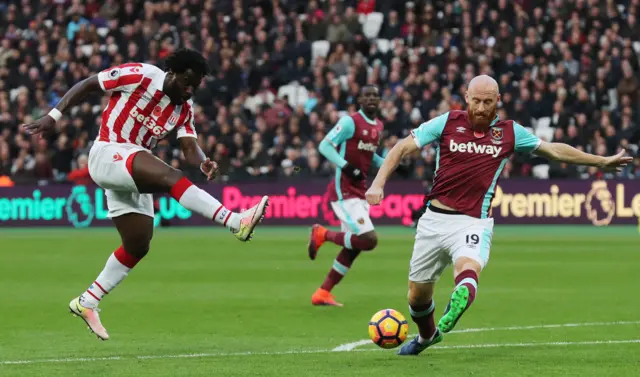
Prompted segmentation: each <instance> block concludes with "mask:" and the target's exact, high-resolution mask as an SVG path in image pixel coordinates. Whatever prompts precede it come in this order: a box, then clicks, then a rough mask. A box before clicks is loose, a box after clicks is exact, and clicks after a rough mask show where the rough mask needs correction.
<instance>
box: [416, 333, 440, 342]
mask: <svg viewBox="0 0 640 377" xmlns="http://www.w3.org/2000/svg"><path fill="white" fill-rule="evenodd" d="M437 333H438V332H437V331H435V332H434V333H433V335H431V338H429V339H425V338H423V337H422V336H420V334H418V343H420V344H427V343H429V342H431V341H432V340H433V338H434V337H435V336H436V334H437Z"/></svg>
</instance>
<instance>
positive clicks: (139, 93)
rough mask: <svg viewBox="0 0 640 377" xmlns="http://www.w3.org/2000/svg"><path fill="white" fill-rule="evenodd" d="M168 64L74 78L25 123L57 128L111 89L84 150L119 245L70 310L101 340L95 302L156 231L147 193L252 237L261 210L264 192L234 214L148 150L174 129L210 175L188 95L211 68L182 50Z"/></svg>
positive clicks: (188, 154) (37, 128)
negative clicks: (49, 106)
mask: <svg viewBox="0 0 640 377" xmlns="http://www.w3.org/2000/svg"><path fill="white" fill-rule="evenodd" d="M166 65H167V70H166V71H163V70H161V69H159V68H157V67H155V66H153V65H149V64H140V63H129V64H124V65H121V66H118V67H113V68H110V69H107V70H105V71H103V72H100V73H98V74H97V75H94V76H91V77H89V78H87V79H86V80H84V81H82V82H80V83H78V84H76V85H75V86H74V87H72V88H71V89H70V90H69V92H67V93H66V94H65V95H64V97H63V98H62V99H61V100H60V102H59V103H58V105H57V106H56V108H55V109H53V110H52V111H51V112H50V113H49V115H47V116H45V117H43V118H41V119H38V120H37V121H36V122H34V123H32V124H28V125H25V126H24V127H25V128H26V130H27V131H28V132H30V133H32V134H37V133H41V132H50V131H53V130H54V127H55V123H56V120H58V119H59V118H60V117H61V116H62V113H64V112H65V111H67V110H69V109H70V108H71V107H73V106H75V105H77V104H79V103H80V102H81V101H82V100H83V99H84V98H85V97H86V96H87V95H89V94H90V93H92V92H98V91H108V92H111V95H110V97H109V103H108V105H107V107H106V109H105V110H104V112H103V114H102V124H101V127H100V131H99V133H98V138H97V140H96V141H95V142H94V144H93V146H92V147H91V151H90V153H89V173H90V175H91V178H93V180H94V181H95V182H96V183H97V184H98V185H100V186H101V187H102V188H104V189H105V193H106V197H107V206H108V210H109V213H108V214H109V217H111V218H112V220H113V222H114V224H115V226H116V228H117V229H118V232H119V233H120V237H121V239H122V245H121V246H120V247H118V248H117V249H116V251H115V252H113V254H111V256H110V257H109V259H108V260H107V263H106V265H105V267H104V269H103V270H102V272H101V273H100V275H99V276H98V277H97V278H96V279H95V281H94V282H93V283H92V284H90V286H89V288H88V289H87V290H86V291H85V292H84V293H83V294H82V295H81V296H79V297H77V298H75V299H73V300H72V301H71V302H70V304H69V308H70V310H71V312H72V313H74V314H76V315H78V316H80V317H81V318H82V319H83V320H84V321H85V322H86V323H87V324H88V325H89V328H90V329H91V330H92V331H93V332H94V333H95V334H96V335H97V336H98V337H99V338H100V339H103V340H106V339H108V338H109V335H108V333H107V331H106V330H105V328H104V327H103V326H102V324H101V322H100V317H99V316H98V311H97V306H98V303H99V302H100V300H101V299H102V298H103V297H104V295H106V294H107V293H110V292H111V291H112V290H113V288H115V287H116V286H117V285H118V284H119V283H120V282H121V281H122V280H123V279H124V278H125V277H126V276H127V274H128V273H129V271H130V270H131V269H132V268H133V267H134V266H135V265H136V264H137V263H138V262H139V261H140V259H142V258H143V257H144V256H145V255H146V254H147V252H148V251H149V246H150V242H151V238H152V236H153V218H154V211H153V197H152V193H170V194H171V196H172V197H173V198H174V199H175V200H177V201H178V202H180V204H182V206H184V207H185V208H187V209H189V210H191V211H193V212H195V213H198V214H200V215H202V216H205V217H207V218H209V219H211V220H212V221H215V222H217V223H219V224H221V225H223V226H226V227H227V228H229V229H230V230H231V231H232V232H233V234H234V235H235V236H236V237H237V238H238V239H239V240H241V241H247V240H249V239H250V238H251V236H252V233H253V229H254V228H255V227H256V225H257V224H258V223H259V222H260V220H261V219H262V217H263V216H264V213H265V210H266V207H267V204H268V198H267V197H266V196H265V197H263V198H262V200H261V201H260V202H259V203H258V204H257V205H256V206H254V207H253V208H251V209H249V210H247V211H244V212H242V213H233V212H231V211H229V210H227V209H226V208H224V207H223V206H222V204H221V203H220V202H219V201H218V200H216V199H215V198H213V197H212V196H210V195H209V194H208V193H206V192H205V191H203V190H201V189H199V188H198V187H196V186H194V185H193V184H192V183H191V182H190V181H189V180H188V179H187V178H186V177H184V176H183V174H182V172H180V171H179V170H176V169H173V168H172V167H170V166H168V165H167V164H165V163H164V162H163V161H162V160H160V159H158V158H156V157H155V156H154V155H152V154H151V152H150V149H151V148H153V146H154V145H155V143H156V140H157V139H161V138H163V137H165V136H167V135H168V134H169V133H170V132H171V131H173V130H174V129H175V130H176V131H177V137H178V138H179V140H180V147H181V150H182V153H183V154H184V157H185V159H186V160H187V162H190V163H192V164H194V165H200V169H201V170H202V172H203V173H204V174H205V175H206V176H207V177H208V179H213V178H214V176H215V173H216V168H217V167H216V164H215V163H214V162H212V161H211V160H209V159H208V158H206V156H205V155H204V153H203V152H202V150H201V149H200V147H199V146H198V143H197V139H196V130H195V126H194V112H193V103H192V102H191V96H192V95H193V91H194V89H195V88H197V87H198V86H199V85H200V82H201V81H202V79H203V78H204V76H206V75H207V74H208V72H209V68H208V66H207V62H206V60H205V59H204V58H203V57H202V55H200V54H199V53H198V52H196V51H193V50H187V49H182V50H178V51H176V52H175V53H173V54H172V55H171V56H169V57H168V59H167V62H166Z"/></svg>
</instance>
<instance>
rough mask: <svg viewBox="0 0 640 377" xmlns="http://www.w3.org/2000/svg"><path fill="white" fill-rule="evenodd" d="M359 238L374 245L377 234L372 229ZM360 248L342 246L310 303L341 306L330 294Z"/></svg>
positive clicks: (358, 253) (347, 270) (357, 254)
mask: <svg viewBox="0 0 640 377" xmlns="http://www.w3.org/2000/svg"><path fill="white" fill-rule="evenodd" d="M358 237H359V239H363V240H368V242H370V244H373V245H375V244H376V243H377V242H378V241H377V235H376V233H375V232H374V231H371V232H368V233H365V234H362V235H360V236H358ZM365 251H366V250H365ZM360 252H361V250H358V249H350V248H347V247H343V248H342V249H341V250H340V252H339V253H338V256H336V259H335V260H334V261H333V265H332V266H331V269H330V270H329V273H328V274H327V277H326V278H325V279H324V282H323V283H322V285H321V286H320V288H318V289H317V290H316V291H315V293H314V294H313V296H312V297H311V303H312V304H313V305H331V306H342V304H340V303H338V302H336V301H335V298H334V297H333V295H332V294H331V291H332V290H333V288H334V287H335V286H336V285H338V283H340V281H342V279H343V278H344V276H345V275H346V274H347V272H349V270H350V269H351V267H352V266H353V262H354V261H355V260H356V258H357V257H358V256H359V255H360Z"/></svg>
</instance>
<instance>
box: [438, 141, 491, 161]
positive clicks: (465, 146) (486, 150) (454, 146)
mask: <svg viewBox="0 0 640 377" xmlns="http://www.w3.org/2000/svg"><path fill="white" fill-rule="evenodd" d="M449 150H450V151H451V152H462V153H474V154H488V155H489V156H491V157H493V158H496V157H498V156H499V155H500V152H501V151H502V147H498V146H495V145H482V144H476V143H475V142H473V141H468V142H466V143H459V144H458V143H456V142H455V141H454V140H451V141H449Z"/></svg>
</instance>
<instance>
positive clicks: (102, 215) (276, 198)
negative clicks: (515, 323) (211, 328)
mask: <svg viewBox="0 0 640 377" xmlns="http://www.w3.org/2000/svg"><path fill="white" fill-rule="evenodd" d="M326 187H327V182H326V181H320V182H313V181H305V182H300V183H279V182H274V183H255V184H251V183H243V184H230V185H217V184H216V185H207V186H204V188H205V190H206V191H208V192H209V193H210V194H212V195H213V196H215V197H216V198H218V199H220V200H221V201H222V203H223V204H224V205H225V206H226V207H227V208H229V209H230V210H234V211H238V210H240V209H243V208H248V207H250V206H251V205H252V204H253V203H255V202H257V200H259V198H260V196H261V195H265V194H266V195H270V196H271V206H270V208H269V211H268V212H267V215H266V219H265V224H270V225H309V224H313V223H315V222H320V223H324V224H330V225H338V223H337V221H336V219H335V216H334V215H333V213H332V212H331V211H330V206H329V204H328V202H327V197H326V195H325V192H326ZM385 191H386V194H387V197H386V198H385V200H384V202H383V204H382V205H381V206H375V207H372V208H371V217H372V218H373V219H374V223H376V224H381V225H382V224H397V225H400V224H404V225H406V224H408V223H410V221H411V213H412V211H413V210H414V209H416V208H419V207H420V206H421V204H422V199H423V188H422V185H421V184H420V183H418V182H391V183H389V185H388V186H387V188H386V190H385ZM157 199H158V204H159V211H158V213H157V214H156V220H158V221H159V218H160V216H161V217H163V218H166V219H169V220H171V224H172V225H176V226H179V225H186V226H194V225H195V226H198V225H209V224H210V223H209V221H208V220H206V219H203V218H201V217H200V216H198V215H193V214H192V213H191V212H190V211H188V210H186V209H184V208H183V207H182V206H181V205H180V204H178V203H177V202H176V201H175V200H173V199H172V198H170V197H167V196H159V197H158V198H157ZM492 214H493V216H494V217H495V218H496V223H497V224H593V225H596V226H603V225H609V224H637V223H638V220H637V219H638V217H639V216H640V182H638V181H633V180H630V181H606V182H605V181H596V182H592V181H572V180H562V181H551V180H545V181H542V180H541V181H538V180H505V181H503V182H501V183H500V185H499V186H498V187H497V188H496V195H495V198H494V200H493V203H492ZM110 224H111V222H110V221H109V219H108V218H107V206H106V199H105V197H104V191H103V190H102V189H101V188H99V187H95V186H88V187H85V186H69V185H53V186H42V187H38V186H16V187H9V188H0V225H2V226H5V227H7V226H72V227H76V228H84V227H89V226H105V225H110Z"/></svg>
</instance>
